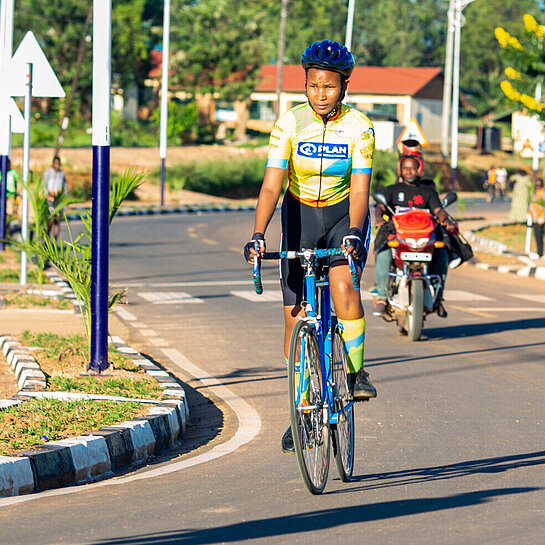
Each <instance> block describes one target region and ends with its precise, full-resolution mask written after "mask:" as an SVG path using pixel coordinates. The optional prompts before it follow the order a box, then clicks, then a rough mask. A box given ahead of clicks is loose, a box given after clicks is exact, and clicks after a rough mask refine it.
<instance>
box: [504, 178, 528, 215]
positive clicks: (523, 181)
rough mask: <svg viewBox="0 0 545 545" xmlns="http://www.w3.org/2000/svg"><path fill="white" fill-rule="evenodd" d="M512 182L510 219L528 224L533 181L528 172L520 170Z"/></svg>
mask: <svg viewBox="0 0 545 545" xmlns="http://www.w3.org/2000/svg"><path fill="white" fill-rule="evenodd" d="M510 181H511V184H513V193H512V195H511V209H510V210H509V219H510V220H511V221H515V222H517V223H526V215H527V214H528V205H529V204H530V194H531V191H532V180H531V178H530V176H529V175H528V173H527V172H526V171H524V170H519V172H518V174H514V175H513V176H511V180H510Z"/></svg>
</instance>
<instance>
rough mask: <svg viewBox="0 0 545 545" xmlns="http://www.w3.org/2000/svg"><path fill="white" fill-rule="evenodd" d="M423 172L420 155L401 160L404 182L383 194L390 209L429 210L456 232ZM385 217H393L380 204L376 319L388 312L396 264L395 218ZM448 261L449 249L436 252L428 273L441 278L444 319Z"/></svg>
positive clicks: (440, 312) (439, 307) (377, 214)
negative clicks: (390, 279) (392, 244)
mask: <svg viewBox="0 0 545 545" xmlns="http://www.w3.org/2000/svg"><path fill="white" fill-rule="evenodd" d="M422 170H423V161H422V158H421V157H420V156H419V155H412V154H405V155H402V156H401V157H400V159H399V171H400V176H401V177H400V181H398V182H397V183H395V184H393V185H390V186H387V187H385V188H383V189H382V190H381V192H382V193H383V194H384V196H385V197H386V201H387V204H388V206H389V207H390V208H391V209H392V210H393V211H394V212H395V213H398V212H402V211H404V210H408V209H410V208H420V209H427V210H429V211H430V212H431V213H432V214H433V215H434V216H435V217H436V218H437V220H438V221H439V222H440V224H441V225H443V226H444V227H445V228H446V229H447V231H455V230H456V225H455V224H454V223H453V222H452V221H451V220H450V219H449V217H448V214H447V213H446V211H445V210H444V209H443V207H442V206H441V201H440V199H439V195H438V193H437V191H436V190H435V187H434V184H433V182H432V181H431V180H428V179H426V178H421V177H420V175H419V172H422ZM430 182H431V183H430ZM385 215H386V216H388V217H389V216H390V213H389V212H388V211H387V210H386V209H385V207H384V206H383V205H381V204H377V206H376V208H375V221H376V224H377V226H378V227H379V231H378V232H377V236H376V238H375V252H376V267H375V272H376V278H377V301H376V303H375V308H374V310H373V314H374V315H375V316H383V315H384V314H385V312H386V302H387V290H388V273H389V271H390V268H391V266H392V263H393V257H392V250H391V248H390V247H389V246H388V245H387V242H388V235H390V234H394V233H395V229H394V226H393V222H392V221H391V218H390V219H389V220H388V221H386V220H385V219H384V216H385ZM439 236H440V235H439ZM448 259H449V258H448V252H447V250H446V249H445V248H436V249H435V251H434V252H433V258H432V261H431V263H430V266H429V269H428V270H429V272H430V274H437V275H439V276H440V277H441V283H440V286H439V289H438V297H437V301H438V302H437V307H436V310H437V314H438V315H439V316H441V317H443V318H444V317H446V315H447V313H446V311H445V308H444V307H443V304H442V300H443V290H444V288H445V282H446V279H447V270H448Z"/></svg>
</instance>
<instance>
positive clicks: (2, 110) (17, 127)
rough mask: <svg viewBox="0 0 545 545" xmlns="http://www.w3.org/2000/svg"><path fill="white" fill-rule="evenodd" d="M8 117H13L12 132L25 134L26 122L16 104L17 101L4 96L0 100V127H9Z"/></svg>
mask: <svg viewBox="0 0 545 545" xmlns="http://www.w3.org/2000/svg"><path fill="white" fill-rule="evenodd" d="M0 96H1V95H0ZM8 115H11V132H21V133H22V132H25V120H24V118H23V114H22V113H21V111H20V110H19V108H18V107H17V104H15V100H13V99H12V98H11V97H10V96H2V98H1V99H0V126H2V127H4V126H6V125H7V116H8Z"/></svg>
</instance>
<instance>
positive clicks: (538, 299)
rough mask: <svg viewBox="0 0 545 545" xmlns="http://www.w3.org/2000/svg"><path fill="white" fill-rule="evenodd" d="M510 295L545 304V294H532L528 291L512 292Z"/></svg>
mask: <svg viewBox="0 0 545 545" xmlns="http://www.w3.org/2000/svg"><path fill="white" fill-rule="evenodd" d="M509 296H510V297H518V298H519V299H525V300H526V301H532V303H543V304H545V295H541V294H540V295H531V294H527V293H510V294H509Z"/></svg>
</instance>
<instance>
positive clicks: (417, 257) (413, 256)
mask: <svg viewBox="0 0 545 545" xmlns="http://www.w3.org/2000/svg"><path fill="white" fill-rule="evenodd" d="M401 259H402V260H403V261H431V254H428V253H422V252H401Z"/></svg>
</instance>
